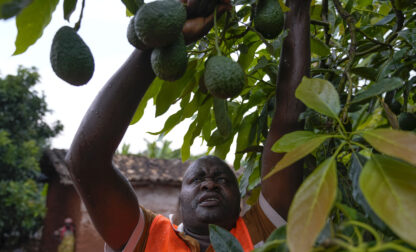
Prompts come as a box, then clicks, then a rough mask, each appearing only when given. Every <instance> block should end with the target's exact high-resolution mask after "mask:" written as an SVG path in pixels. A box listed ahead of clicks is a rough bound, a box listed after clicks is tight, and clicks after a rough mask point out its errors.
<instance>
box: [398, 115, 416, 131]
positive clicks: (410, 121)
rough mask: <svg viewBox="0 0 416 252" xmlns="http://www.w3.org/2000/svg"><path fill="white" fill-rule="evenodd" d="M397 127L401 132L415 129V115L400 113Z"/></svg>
mask: <svg viewBox="0 0 416 252" xmlns="http://www.w3.org/2000/svg"><path fill="white" fill-rule="evenodd" d="M398 120H399V126H400V129H402V130H414V129H416V113H409V112H402V113H400V115H399V116H398Z"/></svg>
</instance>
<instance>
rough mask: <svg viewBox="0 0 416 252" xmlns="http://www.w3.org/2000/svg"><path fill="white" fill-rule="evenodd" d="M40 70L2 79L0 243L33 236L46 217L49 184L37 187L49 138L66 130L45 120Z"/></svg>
mask: <svg viewBox="0 0 416 252" xmlns="http://www.w3.org/2000/svg"><path fill="white" fill-rule="evenodd" d="M38 80H39V75H38V73H37V72H36V69H35V68H31V69H25V68H23V67H19V69H18V71H17V75H8V76H6V77H5V78H0V115H1V116H0V234H1V236H0V243H1V244H2V245H13V244H17V243H19V242H20V241H22V240H24V239H25V238H27V237H29V236H30V235H32V234H34V233H35V232H36V231H37V230H38V229H39V227H40V226H41V225H42V220H43V216H44V213H45V210H46V209H45V195H44V193H43V190H44V185H43V184H40V183H37V182H36V179H37V178H38V177H39V172H40V167H39V163H38V161H39V158H40V155H41V151H42V149H43V148H45V147H47V145H48V142H47V140H48V139H49V138H51V137H53V136H55V135H56V134H58V133H59V132H60V131H61V130H62V125H61V124H60V123H59V122H57V123H56V124H55V125H54V126H53V127H50V126H49V125H47V124H46V123H45V122H44V121H43V120H42V119H43V117H44V115H45V114H46V113H47V112H48V109H47V105H46V102H45V98H44V97H43V96H39V94H38V93H37V92H36V91H34V90H33V86H34V85H35V84H36V83H37V82H38Z"/></svg>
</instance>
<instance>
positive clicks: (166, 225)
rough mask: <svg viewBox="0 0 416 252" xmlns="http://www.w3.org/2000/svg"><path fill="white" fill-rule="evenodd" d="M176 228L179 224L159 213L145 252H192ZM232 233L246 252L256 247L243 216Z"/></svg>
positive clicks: (153, 223)
mask: <svg viewBox="0 0 416 252" xmlns="http://www.w3.org/2000/svg"><path fill="white" fill-rule="evenodd" d="M176 229H177V226H176V225H173V224H171V222H170V221H169V219H168V218H166V217H165V216H163V215H157V216H156V217H155V219H154V220H153V222H152V225H151V226H150V230H149V236H148V238H147V243H146V249H145V252H155V251H163V252H168V251H169V252H170V251H172V252H190V251H191V249H190V248H189V247H188V245H187V244H186V243H185V241H184V240H183V239H182V238H181V237H180V236H179V235H178V234H177V232H178V231H176ZM230 233H231V234H233V235H234V237H236V238H237V240H238V241H239V242H240V244H241V246H242V247H243V250H244V251H245V252H248V251H251V250H253V249H254V247H253V242H252V241H251V237H250V234H249V232H248V230H247V227H246V224H245V223H244V220H243V219H242V218H241V217H240V218H238V220H237V223H236V226H235V227H234V228H233V229H231V231H230Z"/></svg>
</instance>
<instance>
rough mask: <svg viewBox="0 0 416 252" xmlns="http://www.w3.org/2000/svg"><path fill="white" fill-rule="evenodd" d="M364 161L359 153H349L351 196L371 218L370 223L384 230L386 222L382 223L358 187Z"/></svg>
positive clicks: (365, 160)
mask: <svg viewBox="0 0 416 252" xmlns="http://www.w3.org/2000/svg"><path fill="white" fill-rule="evenodd" d="M366 162H367V159H366V158H365V157H364V156H362V155H360V154H359V153H357V152H353V153H352V154H351V165H350V167H349V169H348V177H349V178H350V180H351V189H352V197H353V198H354V200H355V202H357V203H358V205H360V206H361V208H362V209H363V211H364V213H365V215H366V216H368V217H369V218H370V219H371V221H372V223H374V224H375V225H376V226H377V227H378V228H379V229H381V230H385V229H386V224H384V222H383V221H382V220H381V219H380V218H379V217H378V216H377V214H376V213H374V211H373V209H372V208H371V207H370V205H369V204H368V202H367V200H366V199H365V197H364V194H363V192H362V191H361V188H360V182H359V180H360V175H361V172H362V170H363V169H364V166H365V164H366Z"/></svg>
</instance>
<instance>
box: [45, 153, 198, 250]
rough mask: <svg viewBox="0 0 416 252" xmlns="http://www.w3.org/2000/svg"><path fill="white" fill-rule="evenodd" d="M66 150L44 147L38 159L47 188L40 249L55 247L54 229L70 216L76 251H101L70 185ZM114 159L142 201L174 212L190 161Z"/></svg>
mask: <svg viewBox="0 0 416 252" xmlns="http://www.w3.org/2000/svg"><path fill="white" fill-rule="evenodd" d="M65 154H66V150H60V149H53V150H47V151H45V153H44V155H43V157H42V159H41V168H42V172H43V173H44V174H45V175H46V176H47V177H48V183H49V188H48V195H47V202H46V206H47V213H46V217H45V221H44V228H43V233H42V240H41V245H40V251H42V252H49V251H50V252H55V251H56V248H57V246H58V244H59V236H57V235H56V234H55V233H56V232H55V231H56V230H58V229H59V228H60V227H62V225H63V224H64V219H65V218H67V217H70V218H72V220H73V221H74V224H75V249H76V251H81V252H82V251H103V247H104V241H103V240H102V239H101V237H100V236H99V234H98V233H97V231H96V230H95V229H94V226H93V225H92V222H91V220H90V218H89V215H88V213H87V211H86V208H85V206H84V204H83V203H82V201H81V200H80V198H79V196H78V194H77V192H76V191H75V188H74V187H73V185H72V181H71V179H70V177H69V173H68V170H67V167H66V165H65V162H64V157H65ZM113 163H114V165H115V167H116V168H118V169H119V170H120V171H121V173H122V174H123V175H124V176H125V177H126V178H127V179H128V181H129V182H130V183H131V184H132V186H133V188H134V190H135V192H136V195H137V196H138V198H139V199H140V204H141V205H143V206H144V207H146V208H148V209H151V210H153V211H154V212H157V213H160V214H164V215H166V216H167V215H168V214H169V213H175V212H176V210H177V207H178V195H179V191H180V186H181V183H182V177H183V174H184V172H185V170H186V168H187V167H188V166H189V164H190V163H189V162H185V163H182V162H181V160H176V159H175V160H165V159H149V158H147V157H142V156H134V155H115V156H114V158H113ZM97 176H99V174H97ZM177 221H178V222H179V221H180V220H177Z"/></svg>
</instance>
